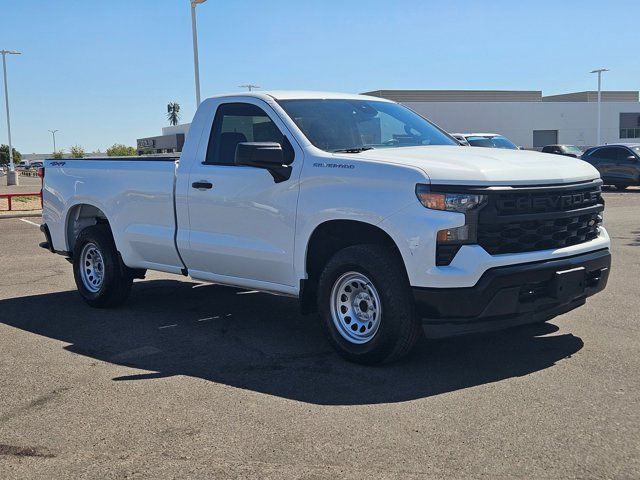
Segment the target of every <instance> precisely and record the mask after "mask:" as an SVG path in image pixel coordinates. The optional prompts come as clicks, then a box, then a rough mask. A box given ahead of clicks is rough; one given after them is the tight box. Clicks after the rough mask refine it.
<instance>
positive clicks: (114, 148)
mask: <svg viewBox="0 0 640 480" xmlns="http://www.w3.org/2000/svg"><path fill="white" fill-rule="evenodd" d="M137 154H138V151H137V150H136V149H135V148H134V147H129V146H127V145H122V144H121V143H114V144H113V145H111V146H110V147H109V148H107V155H108V156H109V157H132V156H134V155H137Z"/></svg>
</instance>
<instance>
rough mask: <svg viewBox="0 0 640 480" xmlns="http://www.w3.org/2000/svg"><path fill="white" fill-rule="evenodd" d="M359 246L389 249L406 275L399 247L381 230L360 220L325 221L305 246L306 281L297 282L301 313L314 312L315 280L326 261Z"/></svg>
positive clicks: (317, 227) (315, 230) (314, 231)
mask: <svg viewBox="0 0 640 480" xmlns="http://www.w3.org/2000/svg"><path fill="white" fill-rule="evenodd" d="M359 244H374V245H382V246H385V247H388V248H390V249H392V250H393V252H394V253H395V254H397V257H398V259H399V261H400V262H402V269H403V270H404V272H405V274H406V273H407V271H406V266H405V264H404V259H403V257H402V254H401V251H400V248H399V247H398V245H397V244H396V242H395V240H394V239H393V238H392V237H391V235H390V234H389V233H388V232H386V231H385V230H384V229H382V228H380V227H379V226H377V225H374V224H372V223H368V222H364V221H360V220H351V219H333V220H327V221H325V222H322V223H320V224H319V225H317V226H316V227H315V229H314V230H313V232H312V233H311V235H310V237H309V240H308V241H307V243H306V252H305V255H304V271H305V274H306V278H305V279H303V280H301V282H300V306H301V310H302V312H303V313H311V312H314V311H315V310H316V293H317V280H318V278H319V276H320V273H322V269H323V268H324V266H325V265H326V264H327V262H328V261H329V259H330V258H331V257H332V256H333V255H334V254H335V253H337V252H338V251H339V250H342V249H343V248H346V247H349V246H352V245H359Z"/></svg>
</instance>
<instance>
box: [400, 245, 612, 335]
mask: <svg viewBox="0 0 640 480" xmlns="http://www.w3.org/2000/svg"><path fill="white" fill-rule="evenodd" d="M610 267H611V254H610V253H609V250H608V249H603V250H598V251H595V252H590V253H586V254H582V255H576V256H573V257H567V258H561V259H558V260H546V261H542V262H533V263H526V264H521V265H513V266H506V267H497V268H492V269H490V270H487V271H486V272H485V273H484V274H483V275H482V277H481V278H480V280H479V281H478V283H476V285H475V286H473V287H469V288H417V287H414V288H413V295H414V298H415V301H416V306H417V310H418V313H419V315H420V316H421V317H423V319H424V320H423V322H424V325H425V331H426V332H427V335H429V336H434V337H435V336H445V335H456V334H463V333H471V332H476V331H484V330H495V329H500V328H507V327H510V326H515V325H520V324H525V323H533V322H538V321H545V320H549V319H551V318H553V317H555V316H557V315H560V314H562V313H565V312H568V311H569V310H573V309H574V308H576V307H579V306H580V305H582V304H584V303H585V299H586V298H587V297H589V296H591V295H594V294H596V293H598V292H599V291H601V290H603V289H604V288H605V287H606V285H607V280H608V278H609V270H610Z"/></svg>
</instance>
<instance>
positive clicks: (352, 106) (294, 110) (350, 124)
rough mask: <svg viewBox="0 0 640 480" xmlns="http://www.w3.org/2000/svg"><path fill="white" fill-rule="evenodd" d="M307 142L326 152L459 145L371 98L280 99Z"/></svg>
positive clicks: (402, 111) (400, 110)
mask: <svg viewBox="0 0 640 480" xmlns="http://www.w3.org/2000/svg"><path fill="white" fill-rule="evenodd" d="M278 103H280V105H281V106H282V108H283V109H284V110H285V112H287V114H288V115H289V116H290V117H291V118H292V119H293V121H294V122H295V123H296V125H297V126H298V127H299V128H300V130H302V132H303V133H304V134H305V136H306V137H307V138H308V139H309V141H310V142H311V143H312V144H313V145H315V146H316V147H318V148H321V149H322V150H326V151H328V152H338V151H349V152H353V153H356V152H358V151H362V150H366V149H369V148H393V147H409V146H417V145H459V144H458V142H456V141H455V140H453V139H452V138H451V137H449V136H448V135H447V134H446V133H444V132H443V131H442V130H440V129H439V128H438V127H436V126H435V125H433V124H432V123H430V122H429V121H427V120H425V119H424V118H422V117H421V116H420V115H418V114H417V113H415V112H413V111H411V110H409V109H408V108H406V107H403V106H402V105H399V104H397V103H390V102H378V101H375V100H345V99H337V100H333V99H330V100H325V99H312V100H311V99H310V100H280V101H279V102H278Z"/></svg>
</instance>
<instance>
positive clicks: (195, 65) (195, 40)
mask: <svg viewBox="0 0 640 480" xmlns="http://www.w3.org/2000/svg"><path fill="white" fill-rule="evenodd" d="M206 1H207V0H191V34H192V35H193V69H194V71H195V77H196V107H199V106H200V67H199V66H198V29H197V28H196V6H197V5H198V4H200V3H204V2H206Z"/></svg>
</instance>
